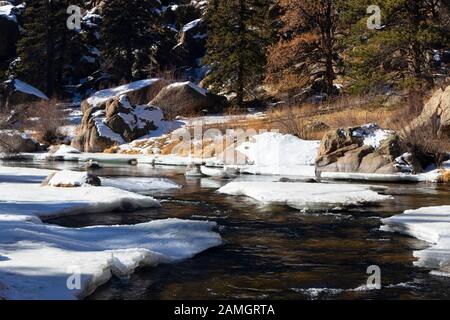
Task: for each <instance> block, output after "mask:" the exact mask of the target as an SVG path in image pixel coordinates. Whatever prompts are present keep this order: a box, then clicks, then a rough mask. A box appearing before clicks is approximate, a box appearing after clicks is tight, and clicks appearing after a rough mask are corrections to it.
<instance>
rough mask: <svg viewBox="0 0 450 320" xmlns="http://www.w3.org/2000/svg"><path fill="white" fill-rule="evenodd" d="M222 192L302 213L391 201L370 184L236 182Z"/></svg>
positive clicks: (222, 189) (389, 197) (220, 190)
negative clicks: (297, 210) (283, 205)
mask: <svg viewBox="0 0 450 320" xmlns="http://www.w3.org/2000/svg"><path fill="white" fill-rule="evenodd" d="M218 192H220V193H224V194H228V195H234V196H247V197H250V198H253V199H255V200H257V201H261V202H264V203H275V204H285V205H288V206H290V207H293V208H295V209H299V210H306V211H309V210H313V209H314V210H316V209H321V210H323V209H337V208H338V207H340V206H344V207H345V206H355V205H363V204H367V203H377V202H380V201H384V200H388V199H392V197H391V196H387V195H381V194H379V193H377V192H376V191H373V190H372V187H371V186H367V185H350V184H325V183H303V182H261V181H258V182H243V181H233V182H230V183H229V184H227V185H225V186H224V187H222V188H220V189H219V190H218Z"/></svg>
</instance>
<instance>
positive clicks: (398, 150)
mask: <svg viewBox="0 0 450 320" xmlns="http://www.w3.org/2000/svg"><path fill="white" fill-rule="evenodd" d="M406 152H407V150H406V148H405V147H404V146H403V144H401V143H400V137H399V136H398V134H396V133H395V132H394V131H392V130H385V129H382V128H380V127H379V126H378V125H376V124H367V125H363V126H359V127H353V128H345V129H338V130H333V131H330V132H328V133H327V134H326V135H325V136H324V138H323V139H322V142H321V144H320V148H319V153H318V156H317V159H316V169H317V173H318V174H321V173H326V172H351V173H376V174H394V173H399V172H406V173H419V172H422V170H423V168H422V164H421V163H420V162H419V161H418V160H417V159H416V158H415V155H412V156H411V157H403V158H402V156H403V155H405V153H406ZM407 159H409V160H410V162H409V163H406V160H407ZM399 160H404V161H403V162H402V163H399Z"/></svg>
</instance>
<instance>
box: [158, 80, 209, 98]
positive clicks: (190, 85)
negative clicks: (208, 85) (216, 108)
mask: <svg viewBox="0 0 450 320" xmlns="http://www.w3.org/2000/svg"><path fill="white" fill-rule="evenodd" d="M184 86H189V87H191V88H192V89H194V90H195V91H197V92H198V93H200V94H201V95H204V96H206V95H207V94H208V91H207V90H206V89H203V88H202V87H200V86H198V85H196V84H195V83H192V82H190V81H186V82H175V83H172V84H169V85H168V86H167V87H166V88H167V89H173V88H179V87H184Z"/></svg>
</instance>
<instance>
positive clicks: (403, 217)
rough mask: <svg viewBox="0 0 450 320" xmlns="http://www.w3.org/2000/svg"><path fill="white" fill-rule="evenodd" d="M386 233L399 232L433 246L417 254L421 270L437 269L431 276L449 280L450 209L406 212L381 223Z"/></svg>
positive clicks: (417, 264)
mask: <svg viewBox="0 0 450 320" xmlns="http://www.w3.org/2000/svg"><path fill="white" fill-rule="evenodd" d="M382 222H383V224H384V226H382V227H381V230H383V231H389V232H399V233H402V234H406V235H409V236H412V237H415V238H417V239H420V240H423V241H426V242H428V243H430V247H428V248H426V249H424V250H419V251H414V257H416V258H417V259H418V261H416V262H415V263H414V264H415V265H416V266H418V267H423V268H429V269H436V270H437V271H432V274H435V275H440V276H448V277H450V206H439V207H428V208H420V209H417V210H407V211H405V212H404V213H403V214H400V215H396V216H393V217H391V218H387V219H383V220H382Z"/></svg>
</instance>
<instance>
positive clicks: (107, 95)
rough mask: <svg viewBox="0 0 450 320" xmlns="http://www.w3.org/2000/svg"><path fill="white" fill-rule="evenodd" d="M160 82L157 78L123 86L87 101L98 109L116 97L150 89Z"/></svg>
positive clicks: (106, 90) (100, 92) (99, 92)
mask: <svg viewBox="0 0 450 320" xmlns="http://www.w3.org/2000/svg"><path fill="white" fill-rule="evenodd" d="M158 80H159V79H157V78H155V79H146V80H140V81H136V82H132V83H129V84H125V85H122V86H118V87H115V88H110V89H105V90H101V91H97V92H96V93H94V94H93V95H92V96H91V97H89V98H88V99H87V102H88V103H89V104H90V105H92V106H94V107H96V106H99V105H101V104H102V103H104V102H106V101H108V100H109V99H112V98H114V97H117V96H120V95H123V94H127V93H129V92H132V91H136V90H140V89H142V88H145V87H148V86H150V85H152V84H153V83H155V82H157V81H158Z"/></svg>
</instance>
